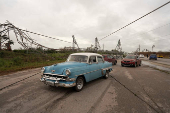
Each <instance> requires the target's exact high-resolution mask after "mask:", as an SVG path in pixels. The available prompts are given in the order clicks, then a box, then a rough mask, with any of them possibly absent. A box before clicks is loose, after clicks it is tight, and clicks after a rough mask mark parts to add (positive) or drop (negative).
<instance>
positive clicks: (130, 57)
mask: <svg viewBox="0 0 170 113" xmlns="http://www.w3.org/2000/svg"><path fill="white" fill-rule="evenodd" d="M135 57H136V56H126V57H125V58H127V59H135Z"/></svg>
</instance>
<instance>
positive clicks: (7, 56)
mask: <svg viewBox="0 0 170 113" xmlns="http://www.w3.org/2000/svg"><path fill="white" fill-rule="evenodd" d="M69 54H70V53H49V54H45V55H42V54H37V53H34V54H27V53H23V52H21V53H19V52H9V51H0V75H4V74H7V73H10V72H15V71H20V70H24V69H32V68H38V67H43V66H47V65H52V64H56V63H60V62H64V61H66V59H67V57H68V55H69Z"/></svg>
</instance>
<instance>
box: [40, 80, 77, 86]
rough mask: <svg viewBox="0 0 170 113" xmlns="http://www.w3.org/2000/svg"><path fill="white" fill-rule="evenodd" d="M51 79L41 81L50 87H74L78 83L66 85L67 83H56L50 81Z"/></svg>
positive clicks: (56, 81)
mask: <svg viewBox="0 0 170 113" xmlns="http://www.w3.org/2000/svg"><path fill="white" fill-rule="evenodd" d="M50 80H51V79H48V80H46V78H41V79H40V81H41V82H43V83H44V84H46V85H50V86H56V87H74V86H75V85H76V83H71V84H66V83H59V81H58V80H55V82H53V81H50Z"/></svg>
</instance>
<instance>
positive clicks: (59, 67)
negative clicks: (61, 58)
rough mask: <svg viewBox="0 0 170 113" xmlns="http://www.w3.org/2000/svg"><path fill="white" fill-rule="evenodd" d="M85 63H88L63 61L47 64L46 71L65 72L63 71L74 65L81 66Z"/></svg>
mask: <svg viewBox="0 0 170 113" xmlns="http://www.w3.org/2000/svg"><path fill="white" fill-rule="evenodd" d="M85 65H87V64H86V63H81V62H63V63H58V64H55V65H51V66H46V67H45V71H44V73H51V74H63V71H64V70H65V69H68V68H73V67H81V66H85Z"/></svg>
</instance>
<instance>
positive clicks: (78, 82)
mask: <svg viewBox="0 0 170 113" xmlns="http://www.w3.org/2000/svg"><path fill="white" fill-rule="evenodd" d="M83 86H84V78H83V77H78V78H77V80H76V86H75V90H76V91H78V92H79V91H81V90H82V89H83Z"/></svg>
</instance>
